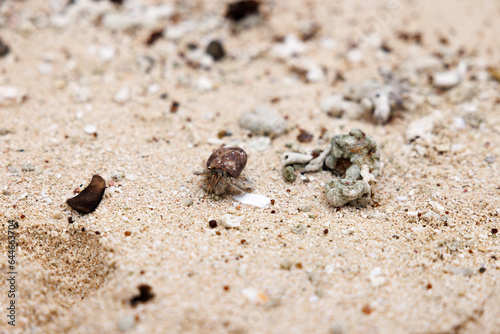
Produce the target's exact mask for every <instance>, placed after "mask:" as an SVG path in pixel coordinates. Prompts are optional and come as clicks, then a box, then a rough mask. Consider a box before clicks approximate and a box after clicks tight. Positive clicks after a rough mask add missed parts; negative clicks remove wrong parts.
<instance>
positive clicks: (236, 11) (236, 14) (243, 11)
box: [224, 0, 260, 22]
mask: <svg viewBox="0 0 500 334" xmlns="http://www.w3.org/2000/svg"><path fill="white" fill-rule="evenodd" d="M259 6H260V2H259V1H256V0H242V1H234V2H231V3H229V4H228V5H227V9H226V13H225V14H224V17H225V18H226V19H229V20H231V21H234V22H238V21H241V20H243V19H245V18H246V17H248V16H250V15H258V14H259Z"/></svg>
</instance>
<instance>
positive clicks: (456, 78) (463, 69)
mask: <svg viewBox="0 0 500 334" xmlns="http://www.w3.org/2000/svg"><path fill="white" fill-rule="evenodd" d="M466 74H467V63H466V62H465V60H462V61H461V62H460V63H459V64H458V66H457V68H455V69H453V70H450V71H444V72H437V73H434V76H433V77H432V84H433V85H434V87H436V88H443V89H448V88H452V87H454V86H456V85H458V84H459V83H460V82H461V81H462V80H463V78H464V77H465V75H466Z"/></svg>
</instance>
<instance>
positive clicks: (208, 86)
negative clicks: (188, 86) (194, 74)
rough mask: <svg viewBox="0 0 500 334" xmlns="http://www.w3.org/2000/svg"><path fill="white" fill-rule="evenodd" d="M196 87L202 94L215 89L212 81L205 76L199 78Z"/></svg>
mask: <svg viewBox="0 0 500 334" xmlns="http://www.w3.org/2000/svg"><path fill="white" fill-rule="evenodd" d="M196 86H197V87H198V90H200V91H202V92H204V91H210V90H212V89H213V88H214V84H213V83H212V81H211V80H210V79H209V78H207V77H206V76H204V75H203V76H201V77H199V78H198V82H197V83H196Z"/></svg>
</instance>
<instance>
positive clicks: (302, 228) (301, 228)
mask: <svg viewBox="0 0 500 334" xmlns="http://www.w3.org/2000/svg"><path fill="white" fill-rule="evenodd" d="M306 229H307V227H306V225H304V224H302V223H299V224H297V225H294V226H292V232H293V233H295V234H304V233H306Z"/></svg>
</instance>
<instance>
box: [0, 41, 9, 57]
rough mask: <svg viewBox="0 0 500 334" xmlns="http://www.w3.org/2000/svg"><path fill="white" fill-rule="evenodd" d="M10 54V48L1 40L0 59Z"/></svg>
mask: <svg viewBox="0 0 500 334" xmlns="http://www.w3.org/2000/svg"><path fill="white" fill-rule="evenodd" d="M9 52H10V48H9V46H8V45H7V44H5V43H4V41H2V40H1V39H0V58H2V57H5V56H6V55H8V54H9Z"/></svg>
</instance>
